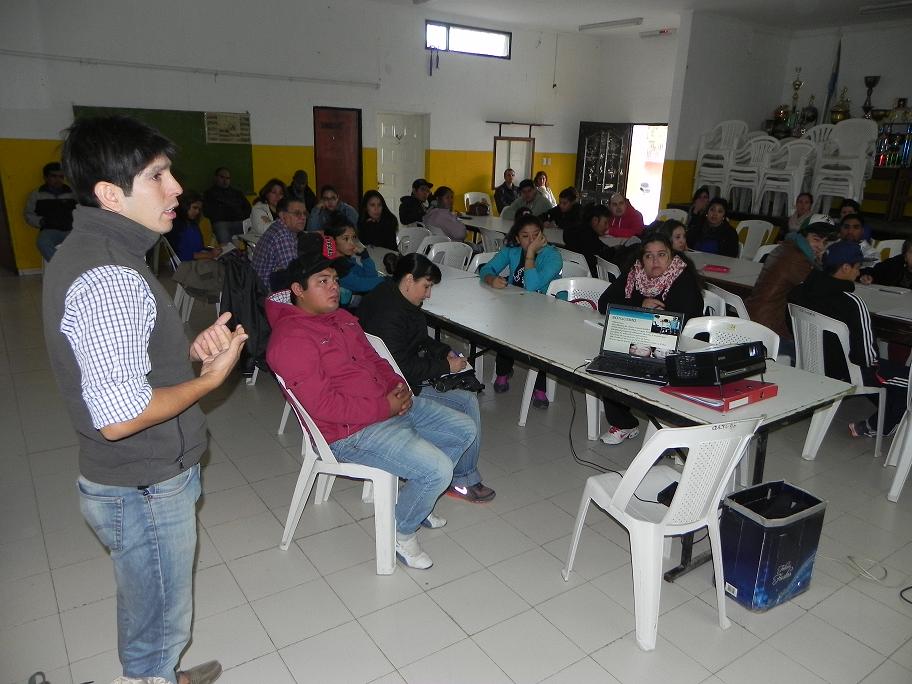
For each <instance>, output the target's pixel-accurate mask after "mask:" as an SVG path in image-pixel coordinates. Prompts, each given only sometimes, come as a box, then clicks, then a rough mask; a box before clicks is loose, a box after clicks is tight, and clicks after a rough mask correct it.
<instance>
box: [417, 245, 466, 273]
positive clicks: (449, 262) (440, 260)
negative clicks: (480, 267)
mask: <svg viewBox="0 0 912 684" xmlns="http://www.w3.org/2000/svg"><path fill="white" fill-rule="evenodd" d="M472 254H474V252H472V248H471V247H469V245H467V244H466V243H464V242H437V243H435V244H433V245H431V247H430V249H429V250H428V253H427V257H428V259H430V260H431V261H433V262H434V263H435V264H444V265H446V266H452V267H453V268H460V269H462V270H463V271H465V270H467V269H468V266H469V261H471V259H472Z"/></svg>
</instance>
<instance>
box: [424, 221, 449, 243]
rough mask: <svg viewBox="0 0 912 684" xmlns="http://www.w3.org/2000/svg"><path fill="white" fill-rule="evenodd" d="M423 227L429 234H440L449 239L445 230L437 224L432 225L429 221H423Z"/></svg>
mask: <svg viewBox="0 0 912 684" xmlns="http://www.w3.org/2000/svg"><path fill="white" fill-rule="evenodd" d="M424 227H425V228H427V229H428V230H429V231H430V232H431V235H437V236H442V237H445V238H447V239H449V237H448V236H447V234H446V233H445V232H443V228H438V227H437V226H432V225H431V224H430V223H425V224H424Z"/></svg>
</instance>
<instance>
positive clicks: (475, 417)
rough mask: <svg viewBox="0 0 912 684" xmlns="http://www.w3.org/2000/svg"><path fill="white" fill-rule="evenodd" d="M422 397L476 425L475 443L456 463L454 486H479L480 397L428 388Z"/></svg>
mask: <svg viewBox="0 0 912 684" xmlns="http://www.w3.org/2000/svg"><path fill="white" fill-rule="evenodd" d="M421 396H422V397H424V398H426V399H430V400H431V401H436V402H437V403H438V404H443V405H444V406H449V407H450V408H451V409H455V410H456V411H459V412H460V413H464V414H466V415H467V416H468V417H469V418H471V419H472V422H473V423H475V441H474V442H472V444H471V446H470V447H469V448H468V449H466V451H465V453H464V454H463V455H462V457H461V458H460V459H459V461H458V462H457V463H456V467H455V468H454V469H453V482H452V484H453V486H454V487H471V486H472V485H477V484H478V483H479V482H481V473H479V472H478V456H479V454H480V453H481V409H480V408H479V407H478V395H477V394H475V393H474V392H468V391H466V390H461V389H454V390H450V391H449V392H438V391H437V390H435V389H434V388H433V387H430V386H428V387H422V388H421Z"/></svg>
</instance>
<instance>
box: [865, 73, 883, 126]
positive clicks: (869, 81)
mask: <svg viewBox="0 0 912 684" xmlns="http://www.w3.org/2000/svg"><path fill="white" fill-rule="evenodd" d="M878 83H880V76H865V77H864V84H865V87H866V88H867V89H868V96H867V97H866V98H865V101H864V104H863V105H861V109H862V110H863V111H864V118H866V119H870V118H871V110H872V109H874V107H872V106H871V93H872V92H874V88H876V87H877V84H878Z"/></svg>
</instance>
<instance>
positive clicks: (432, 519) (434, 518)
mask: <svg viewBox="0 0 912 684" xmlns="http://www.w3.org/2000/svg"><path fill="white" fill-rule="evenodd" d="M421 525H422V526H423V527H429V528H430V529H432V530H436V529H438V528H440V527H443V526H444V525H446V518H441V517H440V516H439V515H434V513H433V511H432V512H430V513H428V517H426V518H425V519H424V520H422V521H421Z"/></svg>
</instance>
